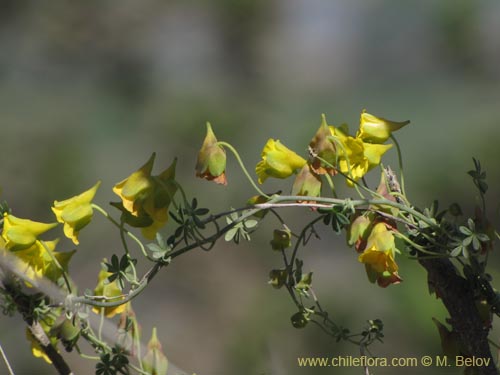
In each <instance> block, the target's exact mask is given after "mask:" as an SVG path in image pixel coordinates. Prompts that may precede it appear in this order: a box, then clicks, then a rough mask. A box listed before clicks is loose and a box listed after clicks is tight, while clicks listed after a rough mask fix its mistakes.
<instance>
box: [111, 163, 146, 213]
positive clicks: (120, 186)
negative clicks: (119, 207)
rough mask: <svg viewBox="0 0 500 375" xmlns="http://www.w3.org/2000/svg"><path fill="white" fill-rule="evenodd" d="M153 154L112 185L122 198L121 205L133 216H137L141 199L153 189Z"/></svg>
mask: <svg viewBox="0 0 500 375" xmlns="http://www.w3.org/2000/svg"><path fill="white" fill-rule="evenodd" d="M155 156H156V154H155V153H153V154H152V155H151V157H150V158H149V160H148V161H147V162H146V164H144V165H143V166H142V167H141V168H139V169H138V170H137V171H135V172H134V173H132V174H131V175H130V176H128V177H127V178H126V179H125V180H123V181H121V182H119V183H117V184H116V185H115V186H114V187H113V192H114V193H115V194H116V195H118V196H119V197H120V198H121V199H122V203H123V207H125V209H126V210H127V211H128V212H130V213H131V214H132V215H134V216H139V209H140V207H141V206H142V202H143V200H144V199H145V198H146V197H147V196H148V195H149V193H150V191H151V190H152V189H153V182H152V180H151V171H152V169H153V163H154V160H155Z"/></svg>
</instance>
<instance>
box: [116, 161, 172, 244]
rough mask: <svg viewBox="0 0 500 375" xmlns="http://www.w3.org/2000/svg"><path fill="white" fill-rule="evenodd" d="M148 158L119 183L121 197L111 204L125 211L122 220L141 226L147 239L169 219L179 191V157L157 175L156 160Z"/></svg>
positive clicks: (118, 192)
mask: <svg viewBox="0 0 500 375" xmlns="http://www.w3.org/2000/svg"><path fill="white" fill-rule="evenodd" d="M154 156H155V154H153V155H152V156H151V158H150V159H149V161H148V162H147V163H146V164H145V165H144V166H143V167H141V168H140V169H139V170H138V171H136V172H134V173H132V175H131V176H130V177H128V178H127V179H126V180H124V181H122V182H120V183H118V184H116V185H115V187H114V188H113V191H114V192H115V193H116V194H117V195H118V196H120V198H122V202H121V203H113V204H112V205H113V206H115V207H116V208H118V209H119V210H120V211H122V220H124V221H125V222H126V223H127V224H129V225H131V226H133V227H139V228H141V231H142V234H143V236H144V237H146V238H147V239H153V238H154V237H155V235H156V233H157V232H158V230H159V229H160V228H161V227H162V226H163V225H165V224H166V223H167V221H168V208H169V206H170V203H171V202H172V199H173V196H174V195H175V193H176V191H177V184H176V182H175V167H176V164H177V159H175V160H174V161H173V163H172V164H171V165H170V166H169V167H168V168H167V169H166V170H165V171H163V172H162V173H161V174H159V175H158V176H151V170H152V168H153V161H154Z"/></svg>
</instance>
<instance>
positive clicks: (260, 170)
mask: <svg viewBox="0 0 500 375" xmlns="http://www.w3.org/2000/svg"><path fill="white" fill-rule="evenodd" d="M304 164H306V160H305V159H303V158H302V157H300V156H299V155H297V154H296V153H295V152H293V151H292V150H290V149H289V148H287V147H286V146H284V145H283V144H281V142H280V141H279V140H274V139H269V140H268V141H267V143H266V145H265V146H264V149H263V150H262V160H261V161H260V162H259V163H258V164H257V166H256V167H255V172H256V173H257V176H258V178H259V184H262V183H263V182H264V181H265V180H266V179H267V178H268V177H274V178H288V177H290V176H291V175H292V174H293V173H295V171H296V170H297V169H299V168H302V167H303V166H304Z"/></svg>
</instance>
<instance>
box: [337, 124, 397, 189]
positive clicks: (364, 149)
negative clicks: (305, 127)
mask: <svg viewBox="0 0 500 375" xmlns="http://www.w3.org/2000/svg"><path fill="white" fill-rule="evenodd" d="M330 131H331V133H332V137H331V138H332V140H333V142H334V143H336V147H337V154H336V161H337V167H338V168H339V170H340V171H341V172H342V173H344V174H345V175H347V176H349V177H350V178H351V180H347V184H348V185H349V186H352V185H353V182H354V181H358V180H359V179H361V178H362V177H363V176H364V175H365V174H366V173H367V172H368V171H370V170H371V169H373V168H374V167H376V166H377V165H379V164H380V161H381V158H382V155H383V154H385V153H386V152H387V150H389V149H390V148H391V147H392V145H391V144H389V145H380V144H371V143H366V142H364V141H363V140H362V139H361V138H358V137H356V138H354V137H351V136H350V135H347V134H346V133H345V132H344V131H343V130H342V129H339V128H334V127H332V126H330Z"/></svg>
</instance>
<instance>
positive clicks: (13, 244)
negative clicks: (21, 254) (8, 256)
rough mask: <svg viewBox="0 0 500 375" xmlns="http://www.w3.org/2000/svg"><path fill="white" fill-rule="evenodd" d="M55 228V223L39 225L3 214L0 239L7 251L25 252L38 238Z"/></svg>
mask: <svg viewBox="0 0 500 375" xmlns="http://www.w3.org/2000/svg"><path fill="white" fill-rule="evenodd" d="M55 226H57V223H49V224H46V223H39V222H36V221H31V220H28V219H20V218H18V217H15V216H14V215H11V214H5V215H4V221H3V231H2V238H3V239H4V240H5V247H6V248H7V249H8V250H11V251H19V250H25V249H28V248H30V247H31V246H33V245H34V244H35V242H36V240H37V238H38V236H40V235H41V234H43V233H45V232H47V231H48V230H50V229H52V228H54V227H55Z"/></svg>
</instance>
